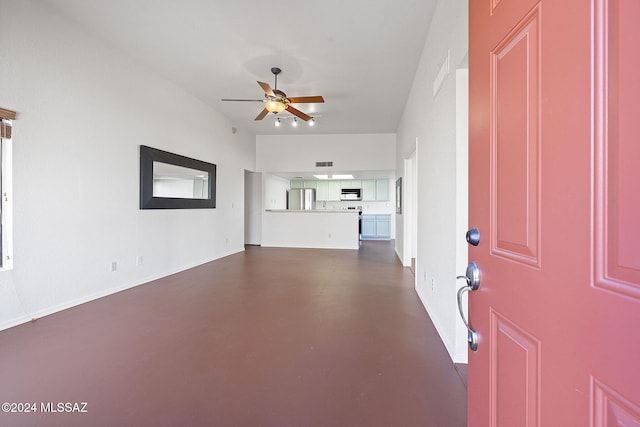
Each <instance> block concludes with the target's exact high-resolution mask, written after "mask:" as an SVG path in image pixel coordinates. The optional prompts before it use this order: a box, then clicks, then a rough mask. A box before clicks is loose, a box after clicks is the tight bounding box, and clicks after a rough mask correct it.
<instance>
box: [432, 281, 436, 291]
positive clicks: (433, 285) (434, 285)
mask: <svg viewBox="0 0 640 427" xmlns="http://www.w3.org/2000/svg"><path fill="white" fill-rule="evenodd" d="M435 291H436V279H431V292H435Z"/></svg>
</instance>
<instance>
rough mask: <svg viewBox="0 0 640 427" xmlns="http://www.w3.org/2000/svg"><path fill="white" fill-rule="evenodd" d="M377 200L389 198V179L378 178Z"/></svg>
mask: <svg viewBox="0 0 640 427" xmlns="http://www.w3.org/2000/svg"><path fill="white" fill-rule="evenodd" d="M376 200H389V180H388V179H376Z"/></svg>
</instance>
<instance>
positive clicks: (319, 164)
mask: <svg viewBox="0 0 640 427" xmlns="http://www.w3.org/2000/svg"><path fill="white" fill-rule="evenodd" d="M331 166H333V162H316V167H317V168H328V167H331Z"/></svg>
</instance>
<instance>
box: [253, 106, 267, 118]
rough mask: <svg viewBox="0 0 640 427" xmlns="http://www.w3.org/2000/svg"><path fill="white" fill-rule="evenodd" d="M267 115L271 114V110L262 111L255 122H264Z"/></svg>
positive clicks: (264, 109)
mask: <svg viewBox="0 0 640 427" xmlns="http://www.w3.org/2000/svg"><path fill="white" fill-rule="evenodd" d="M267 114H269V110H267V109H266V108H263V109H262V111H260V114H258V115H257V116H256V118H255V119H254V120H262V119H264V118H265V116H266V115H267Z"/></svg>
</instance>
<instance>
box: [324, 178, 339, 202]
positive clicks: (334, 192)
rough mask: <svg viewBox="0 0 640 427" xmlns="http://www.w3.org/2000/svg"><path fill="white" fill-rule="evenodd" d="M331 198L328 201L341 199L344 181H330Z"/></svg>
mask: <svg viewBox="0 0 640 427" xmlns="http://www.w3.org/2000/svg"><path fill="white" fill-rule="evenodd" d="M328 183H329V198H328V199H327V200H328V201H331V202H337V201H339V200H340V190H341V189H342V181H328Z"/></svg>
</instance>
